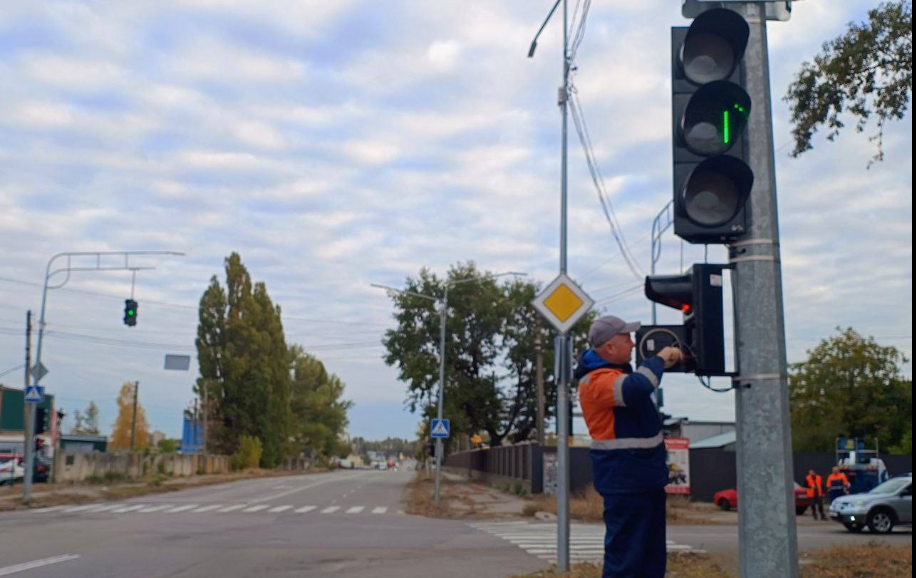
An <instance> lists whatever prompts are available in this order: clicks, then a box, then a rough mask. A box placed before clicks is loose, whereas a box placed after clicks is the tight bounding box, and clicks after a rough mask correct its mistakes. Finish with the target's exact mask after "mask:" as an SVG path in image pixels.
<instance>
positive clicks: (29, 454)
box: [11, 309, 37, 504]
mask: <svg viewBox="0 0 916 578" xmlns="http://www.w3.org/2000/svg"><path fill="white" fill-rule="evenodd" d="M31 370H32V310H31V309H30V310H28V311H26V312H25V389H23V400H24V399H25V392H27V391H28V389H29V385H30V383H29V377H30V372H31ZM35 409H36V404H34V403H31V402H25V408H24V417H25V428H23V429H25V445H24V446H23V448H22V449H23V452H22V453H23V455H24V456H25V471H24V472H23V477H22V501H23V502H25V503H26V504H28V503H29V501H30V500H31V499H32V471H33V470H34V467H35V417H36V413H37V412H36V411H35ZM11 471H12V469H11Z"/></svg>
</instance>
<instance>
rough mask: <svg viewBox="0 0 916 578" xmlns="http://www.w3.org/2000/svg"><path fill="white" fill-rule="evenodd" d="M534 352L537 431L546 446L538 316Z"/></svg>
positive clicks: (542, 355) (535, 323) (541, 350)
mask: <svg viewBox="0 0 916 578" xmlns="http://www.w3.org/2000/svg"><path fill="white" fill-rule="evenodd" d="M534 331H535V337H534V351H535V353H536V356H537V357H536V359H535V374H534V375H535V378H534V379H535V383H536V384H537V396H538V418H537V419H538V421H537V430H538V444H539V445H540V446H541V447H543V446H544V437H545V436H544V417H545V416H544V414H545V411H546V407H545V400H544V347H543V343H542V342H541V317H540V316H537V317H536V318H535V320H534Z"/></svg>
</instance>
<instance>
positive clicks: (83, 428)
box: [70, 401, 101, 436]
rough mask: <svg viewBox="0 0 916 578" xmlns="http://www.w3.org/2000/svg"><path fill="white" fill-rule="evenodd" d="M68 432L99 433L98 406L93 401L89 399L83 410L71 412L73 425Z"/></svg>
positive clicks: (79, 433) (93, 434) (81, 433)
mask: <svg viewBox="0 0 916 578" xmlns="http://www.w3.org/2000/svg"><path fill="white" fill-rule="evenodd" d="M70 433H71V434H74V435H89V436H97V435H100V433H101V430H100V429H99V406H97V405H96V404H95V402H94V401H90V402H89V405H88V406H86V409H85V411H82V412H81V411H80V410H76V411H74V412H73V427H72V428H70Z"/></svg>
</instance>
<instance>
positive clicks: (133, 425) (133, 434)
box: [130, 381, 197, 453]
mask: <svg viewBox="0 0 916 578" xmlns="http://www.w3.org/2000/svg"><path fill="white" fill-rule="evenodd" d="M139 392H140V382H139V381H135V382H134V415H133V417H132V418H131V421H130V452H131V453H133V451H134V438H135V437H136V435H137V395H138V394H139ZM194 417H195V419H196V418H197V416H194ZM195 437H196V436H195Z"/></svg>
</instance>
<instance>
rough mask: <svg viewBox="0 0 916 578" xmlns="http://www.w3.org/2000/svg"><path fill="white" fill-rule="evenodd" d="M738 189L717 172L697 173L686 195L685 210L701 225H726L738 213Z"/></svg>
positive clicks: (691, 180)
mask: <svg viewBox="0 0 916 578" xmlns="http://www.w3.org/2000/svg"><path fill="white" fill-rule="evenodd" d="M738 200H739V194H738V187H737V186H735V183H734V182H732V180H731V179H729V178H728V177H727V176H726V175H724V174H722V173H719V172H715V171H703V172H696V173H694V174H693V175H692V176H691V179H690V181H689V182H688V184H687V190H686V191H685V193H684V208H685V209H686V211H687V216H688V217H689V218H690V220H692V221H694V222H695V223H697V224H699V225H706V226H716V225H720V224H722V223H726V222H728V221H729V220H731V219H732V217H734V216H735V213H737V212H738V209H739V205H738Z"/></svg>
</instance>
